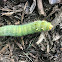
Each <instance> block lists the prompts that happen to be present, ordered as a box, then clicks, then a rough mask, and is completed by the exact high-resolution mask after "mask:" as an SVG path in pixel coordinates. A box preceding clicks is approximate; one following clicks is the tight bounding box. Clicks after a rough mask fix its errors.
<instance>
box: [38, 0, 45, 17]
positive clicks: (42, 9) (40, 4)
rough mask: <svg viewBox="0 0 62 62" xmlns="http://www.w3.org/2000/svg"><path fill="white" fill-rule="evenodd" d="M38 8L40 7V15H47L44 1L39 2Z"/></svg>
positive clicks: (39, 0)
mask: <svg viewBox="0 0 62 62" xmlns="http://www.w3.org/2000/svg"><path fill="white" fill-rule="evenodd" d="M37 6H38V12H39V15H44V16H46V13H45V12H44V8H43V4H42V0H37Z"/></svg>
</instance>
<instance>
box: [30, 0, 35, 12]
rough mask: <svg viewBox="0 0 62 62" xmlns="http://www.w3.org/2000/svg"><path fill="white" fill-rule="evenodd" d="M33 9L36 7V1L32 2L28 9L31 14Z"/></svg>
mask: <svg viewBox="0 0 62 62" xmlns="http://www.w3.org/2000/svg"><path fill="white" fill-rule="evenodd" d="M35 7H36V0H33V3H32V5H31V7H30V13H32V12H33V11H34V9H35Z"/></svg>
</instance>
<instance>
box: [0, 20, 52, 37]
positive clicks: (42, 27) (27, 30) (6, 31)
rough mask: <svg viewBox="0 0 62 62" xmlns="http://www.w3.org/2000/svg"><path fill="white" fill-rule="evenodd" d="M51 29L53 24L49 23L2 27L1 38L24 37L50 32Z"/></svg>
mask: <svg viewBox="0 0 62 62" xmlns="http://www.w3.org/2000/svg"><path fill="white" fill-rule="evenodd" d="M50 26H51V27H50ZM51 28H52V25H51V23H50V22H47V21H35V22H31V23H28V24H24V25H7V26H2V27H0V36H24V35H28V34H33V33H36V32H41V31H48V30H50V29H51Z"/></svg>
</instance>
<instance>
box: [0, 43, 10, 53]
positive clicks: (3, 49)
mask: <svg viewBox="0 0 62 62" xmlns="http://www.w3.org/2000/svg"><path fill="white" fill-rule="evenodd" d="M8 47H9V45H8V44H6V46H4V47H3V48H2V49H1V50H0V53H3V52H4V51H5V50H6V49H7V48H8Z"/></svg>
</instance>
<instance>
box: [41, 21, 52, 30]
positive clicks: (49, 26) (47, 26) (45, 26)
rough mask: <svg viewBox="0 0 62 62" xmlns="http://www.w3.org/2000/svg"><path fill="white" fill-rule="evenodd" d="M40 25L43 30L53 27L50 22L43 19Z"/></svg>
mask: <svg viewBox="0 0 62 62" xmlns="http://www.w3.org/2000/svg"><path fill="white" fill-rule="evenodd" d="M41 25H42V26H41V27H42V29H43V31H49V30H51V29H52V28H53V25H52V24H51V23H50V22H47V21H44V20H43V21H42V23H41Z"/></svg>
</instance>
